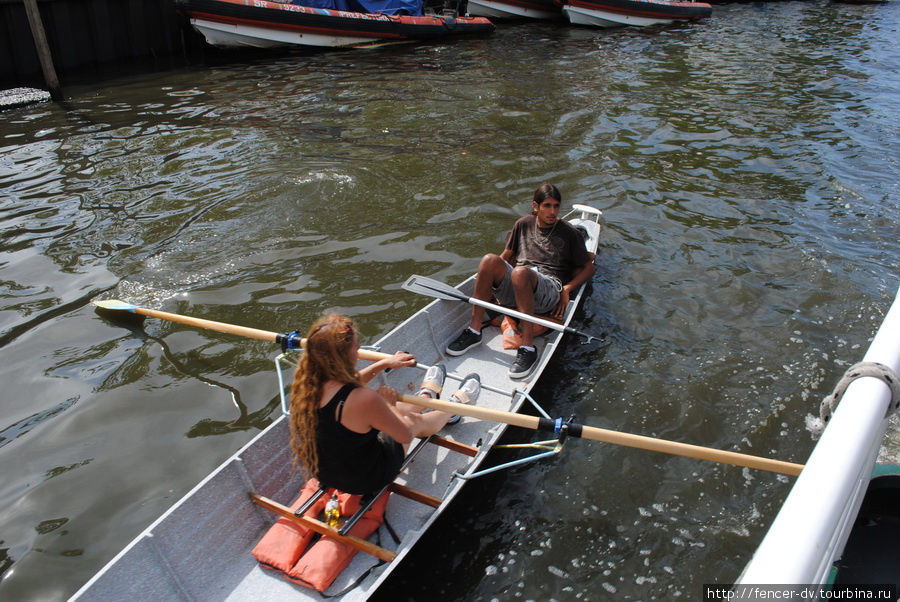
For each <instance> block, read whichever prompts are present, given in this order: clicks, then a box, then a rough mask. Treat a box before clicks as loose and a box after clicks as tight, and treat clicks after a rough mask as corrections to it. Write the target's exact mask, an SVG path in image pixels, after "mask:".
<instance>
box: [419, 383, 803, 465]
mask: <svg viewBox="0 0 900 602" xmlns="http://www.w3.org/2000/svg"><path fill="white" fill-rule="evenodd" d="M402 400H403V401H405V402H407V403H411V404H415V405H417V406H420V407H424V408H431V409H433V410H440V411H442V412H447V413H449V414H459V415H461V416H470V417H472V418H478V419H481V420H491V421H493V422H502V423H504V424H509V425H511V426H519V427H522V428H528V429H532V430H535V431H550V432H553V433H557V434H558V432H559V430H560V429H561V428H562V427H563V426H565V428H566V433H567V435H568V436H570V437H581V438H582V439H590V440H592V441H601V442H603V443H614V444H616V445H624V446H627V447H636V448H639V449H646V450H649V451H657V452H663V453H666V454H673V455H676V456H685V457H688V458H697V459H699V460H711V461H713V462H721V463H723V464H732V465H734V466H746V467H747V468H756V469H759V470H767V471H769V472H777V473H781V474H786V475H791V476H797V475H799V474H800V472H801V471H802V470H803V465H802V464H794V463H792V462H783V461H781V460H772V459H769V458H761V457H759V456H750V455H747V454H741V453H738V452H730V451H724V450H720V449H714V448H711V447H701V446H699V445H690V444H687V443H678V442H676V441H666V440H665V439H656V438H654V437H645V436H643V435H632V434H629V433H621V432H618V431H612V430H608V429H602V428H597V427H593V426H585V425H582V424H575V423H571V422H568V423H567V422H564V421H563V420H562V419H559V418H557V419H556V420H553V419H548V418H538V417H537V416H526V415H525V414H516V413H513V412H504V411H502V410H495V409H492V408H482V407H478V406H472V405H466V404H461V403H453V402H450V401H443V400H440V399H426V398H424V397H415V396H412V395H403V396H402Z"/></svg>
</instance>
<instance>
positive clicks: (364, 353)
mask: <svg viewBox="0 0 900 602" xmlns="http://www.w3.org/2000/svg"><path fill="white" fill-rule="evenodd" d="M132 311H133V312H134V313H136V314H140V315H142V316H147V317H148V318H158V319H160V320H167V321H169V322H177V323H178V324H184V325H186V326H194V327H196V328H202V329H204V330H215V331H216V332H223V333H225V334H233V335H237V336H241V337H247V338H250V339H258V340H260V341H268V342H270V343H281V340H282V338H283V337H285V336H287V335H283V334H279V333H277V332H270V331H268V330H260V329H258V328H248V327H246V326H237V325H236V324H227V323H225V322H216V321H215V320H206V319H204V318H193V317H191V316H185V315H182V314H173V313H169V312H167V311H160V310H158V309H148V308H146V307H134V308H132ZM299 341H300V347H301V348H305V347H306V339H299ZM359 357H360V358H362V359H364V360H368V361H371V362H377V361H378V360H383V359H387V358H389V357H391V355H390V354H387V353H381V352H378V351H372V350H370V349H360V350H359ZM417 366H418V364H417ZM422 367H423V368H427V367H428V366H422Z"/></svg>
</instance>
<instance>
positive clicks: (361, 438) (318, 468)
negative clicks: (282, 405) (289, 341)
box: [290, 314, 481, 495]
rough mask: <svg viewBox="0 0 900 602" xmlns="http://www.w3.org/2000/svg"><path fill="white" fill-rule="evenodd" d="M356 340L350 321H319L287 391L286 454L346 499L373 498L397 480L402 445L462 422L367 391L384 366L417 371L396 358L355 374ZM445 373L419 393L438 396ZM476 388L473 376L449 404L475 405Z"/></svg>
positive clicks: (386, 392) (440, 370) (439, 369)
mask: <svg viewBox="0 0 900 602" xmlns="http://www.w3.org/2000/svg"><path fill="white" fill-rule="evenodd" d="M358 359H359V338H358V336H357V334H356V329H355V328H354V326H353V321H352V320H351V319H350V318H347V317H345V316H340V315H338V314H331V315H328V316H324V317H322V318H319V320H317V321H316V323H315V324H313V325H312V327H311V328H310V330H309V333H308V334H307V336H306V352H305V353H303V355H302V356H301V357H300V363H299V364H298V365H297V371H296V373H295V375H294V384H293V386H292V389H291V415H290V419H291V448H292V449H293V450H294V453H295V454H296V456H297V458H298V459H299V460H300V462H301V463H302V464H303V465H304V467H305V468H306V469H307V470H308V471H309V473H310V475H312V476H315V477H316V478H317V479H318V480H319V482H320V483H321V484H322V485H324V486H326V487H332V488H336V489H339V490H340V491H343V492H345V493H351V494H360V495H365V494H368V493H374V492H376V491H378V490H380V489H381V488H382V487H384V486H385V485H387V484H388V483H390V482H391V481H393V480H394V478H395V477H396V476H397V472H398V471H399V469H400V465H401V464H402V462H403V458H404V456H405V452H406V446H407V445H408V444H409V443H410V442H411V441H412V440H413V439H414V438H416V437H426V436H428V435H433V434H435V433H437V432H438V431H439V430H441V429H442V428H443V427H444V426H445V425H446V424H452V423H453V422H455V421H457V420H459V416H451V415H450V414H447V413H446V412H438V411H432V412H423V411H422V408H420V407H418V406H415V405H412V404H408V403H404V402H402V401H399V394H398V393H397V391H395V390H394V389H391V388H390V387H380V388H379V389H378V391H375V390H373V389H368V388H366V387H365V386H364V385H365V384H366V383H368V382H369V381H370V380H372V379H373V378H374V377H375V376H376V375H377V374H378V373H379V372H381V371H382V370H385V369H387V368H392V369H396V368H404V367H409V366H415V364H416V358H415V357H414V356H412V355H410V354H409V353H403V352H397V353H396V354H394V355H393V356H390V357H388V358H387V359H384V360H380V361H378V362H375V363H373V364H370V365H368V366H366V367H365V368H363V369H362V370H357V369H356V364H357V361H358ZM445 376H446V370H445V369H444V367H443V366H440V365H438V366H432V367H430V368H429V369H428V371H427V372H426V373H425V380H424V381H423V383H422V387H421V389H420V391H419V395H421V396H427V397H438V396H439V395H440V392H441V389H442V387H443V384H444V378H445ZM480 390H481V386H480V381H479V378H478V375H477V374H470V375H468V376H466V377H465V378H464V379H463V382H462V385H461V387H460V389H459V390H458V391H456V392H455V393H454V394H453V395H451V396H450V401H455V402H457V403H473V402H474V401H475V400H476V399H477V398H478V394H479V392H480Z"/></svg>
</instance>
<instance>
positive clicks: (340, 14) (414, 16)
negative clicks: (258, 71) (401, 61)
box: [175, 0, 494, 48]
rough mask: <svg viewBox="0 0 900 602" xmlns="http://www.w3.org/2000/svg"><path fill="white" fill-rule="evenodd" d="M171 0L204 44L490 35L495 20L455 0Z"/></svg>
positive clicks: (338, 43) (339, 43) (361, 42)
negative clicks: (469, 10) (473, 13)
mask: <svg viewBox="0 0 900 602" xmlns="http://www.w3.org/2000/svg"><path fill="white" fill-rule="evenodd" d="M437 1H439V2H440V4H438V5H435V4H430V3H428V0H294V1H293V2H279V1H275V0H176V1H175V4H176V6H177V7H178V9H179V11H180V12H181V13H183V14H184V15H186V16H187V17H188V19H189V20H190V23H191V25H192V26H193V27H194V29H196V30H197V31H198V32H199V33H200V34H202V35H203V37H204V38H205V39H206V41H207V42H208V43H209V44H212V45H213V46H219V47H242V46H243V47H254V48H271V47H275V46H282V45H291V44H294V45H304V46H328V47H346V46H365V45H372V44H377V43H391V42H412V41H433V40H438V39H442V38H447V37H451V36H461V35H478V34H489V33H491V32H493V31H494V25H493V24H492V23H491V22H490V21H489V20H488V19H486V18H484V17H468V16H465V15H464V10H462V11H461V10H460V7H459V6H457V4H456V3H455V1H451V0H437Z"/></svg>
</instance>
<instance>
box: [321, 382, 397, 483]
mask: <svg viewBox="0 0 900 602" xmlns="http://www.w3.org/2000/svg"><path fill="white" fill-rule="evenodd" d="M355 388H356V385H353V384H346V385H344V386H343V387H341V388H340V389H339V390H338V392H337V393H335V394H334V397H332V398H331V400H330V401H329V402H328V403H326V404H325V405H324V406H322V407H321V408H319V411H318V420H319V423H318V426H317V427H316V445H317V450H318V454H319V474H318V475H317V477H318V479H319V482H320V483H321V484H323V485H325V486H327V487H335V488H337V489H339V490H341V491H344V492H346V493H359V494H364V493H371V492H372V491H375V490H377V489H379V488H381V487H382V486H383V485H384V484H385V483H386V482H388V481H390V480H391V479H393V477H394V475H396V468H397V467H395V466H393V464H394V462H393V461H391V456H393V455H394V454H392V453H389V450H388V449H386V445H385V442H384V440H383V439H382V438H379V436H378V435H379V431H378V430H377V429H370V430H369V432H367V433H357V432H355V431H351V430H350V429H348V428H347V427H345V426H344V425H342V424H341V423H340V420H341V416H342V415H343V412H344V403H345V402H346V401H347V397H348V396H349V395H350V393H351V392H352V391H353V389H355ZM387 439H388V440H389V442H390V444H393V445H389V446H387V447H390V448H393V446H399V445H400V444H399V443H396V442H395V441H393V440H392V439H390V438H387ZM390 451H394V450H393V449H391V450H390ZM402 455H403V452H402V447H401V450H400V456H401V458H402ZM391 470H393V471H394V472H393V473H391V474H387V473H389V472H390V471H391Z"/></svg>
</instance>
